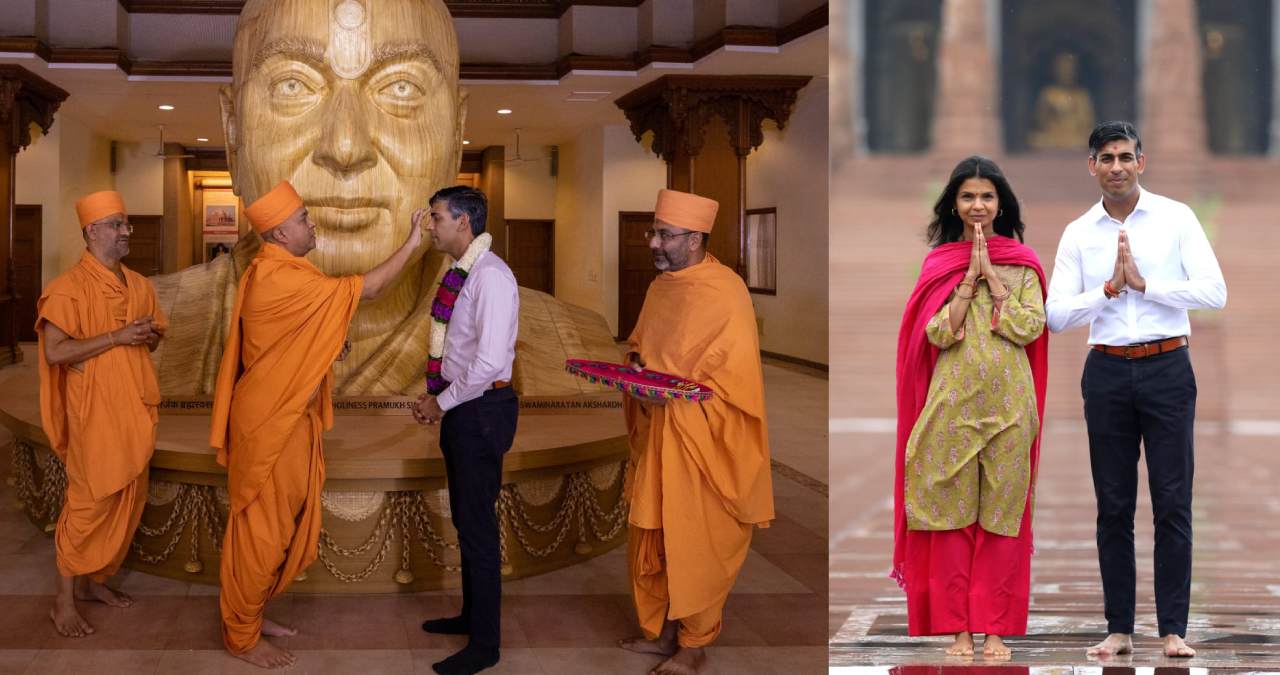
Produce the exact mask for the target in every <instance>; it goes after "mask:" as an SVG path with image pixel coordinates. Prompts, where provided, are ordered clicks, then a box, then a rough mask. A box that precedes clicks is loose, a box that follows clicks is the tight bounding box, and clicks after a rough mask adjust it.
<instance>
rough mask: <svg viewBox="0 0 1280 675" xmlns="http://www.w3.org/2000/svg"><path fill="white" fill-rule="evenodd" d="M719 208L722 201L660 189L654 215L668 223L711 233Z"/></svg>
mask: <svg viewBox="0 0 1280 675" xmlns="http://www.w3.org/2000/svg"><path fill="white" fill-rule="evenodd" d="M719 210H720V203H719V202H717V201H716V200H714V199H707V198H706V197H700V196H698V195H695V194H689V193H688V192H680V191H678V190H666V189H663V190H659V191H658V205H657V206H656V207H654V209H653V211H654V213H653V217H654V218H655V219H656V220H661V221H662V222H664V223H667V224H668V225H674V226H676V227H682V228H684V229H686V230H693V231H694V232H705V233H707V234H710V233H711V228H712V227H715V224H716V211H719Z"/></svg>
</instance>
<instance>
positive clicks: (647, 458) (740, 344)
mask: <svg viewBox="0 0 1280 675" xmlns="http://www.w3.org/2000/svg"><path fill="white" fill-rule="evenodd" d="M628 342H629V343H630V346H631V351H634V352H637V353H639V354H640V356H641V358H642V359H643V360H644V362H645V365H646V367H647V368H649V369H651V370H657V371H661V372H665V373H670V374H673V375H679V376H681V377H685V378H688V379H691V380H694V381H696V382H700V383H702V384H705V385H707V386H709V387H710V388H711V389H712V390H713V391H714V392H715V396H714V397H713V398H711V399H710V400H708V401H704V402H701V403H692V402H688V401H669V402H668V403H667V404H666V405H664V406H650V405H645V404H642V403H641V402H639V401H637V400H636V399H634V398H631V397H626V399H625V401H626V402H625V413H626V420H627V431H628V434H629V437H630V445H631V458H630V467H629V468H630V471H629V474H628V475H629V479H628V481H629V485H628V488H627V490H628V493H627V494H628V497H629V499H630V501H631V512H630V517H629V522H630V524H631V526H632V529H631V533H630V537H631V541H630V543H629V550H630V556H629V557H630V567H631V577H632V582H633V591H634V596H635V602H636V610H637V613H638V615H639V619H640V625H641V627H642V628H643V630H644V632H645V633H646V635H647V636H648V637H650V638H653V637H656V636H657V635H658V633H659V632H661V630H662V624H663V621H664V620H665V619H672V620H680V621H681V627H680V631H679V641H680V644H681V645H682V646H685V647H701V646H704V645H706V644H708V643H710V642H711V641H712V640H714V639H715V637H716V636H717V635H718V634H719V630H720V616H721V610H722V608H723V606H724V602H725V599H726V598H727V597H728V595H729V591H730V589H731V588H732V587H733V583H734V581H735V580H736V579H737V576H738V572H739V570H741V568H742V563H743V561H744V560H746V557H747V551H748V549H749V547H750V544H751V528H752V526H753V525H757V526H760V527H767V526H768V523H769V521H771V520H773V517H774V513H773V479H772V475H771V472H770V471H771V469H770V463H769V432H768V426H767V423H766V420H765V407H764V376H763V373H762V369H761V365H760V344H759V339H758V338H757V335H756V321H755V312H754V310H753V309H752V306H751V298H750V295H749V294H748V292H747V287H746V284H744V283H743V281H742V278H741V277H739V276H738V275H737V273H735V272H734V271H733V270H731V269H729V268H728V267H725V266H724V265H722V264H720V262H719V261H717V260H716V259H715V258H714V257H713V256H711V255H710V254H708V255H707V256H706V259H705V260H704V261H703V262H701V263H699V264H697V265H692V266H690V267H687V268H685V269H683V270H680V271H678V272H666V273H663V274H661V275H659V276H658V278H656V279H654V281H653V283H652V284H651V285H650V286H649V290H648V292H647V293H646V294H645V300H644V306H643V308H642V309H641V310H640V317H639V319H638V320H637V323H636V328H635V330H634V331H633V332H632V334H631V337H630V338H629V340H628Z"/></svg>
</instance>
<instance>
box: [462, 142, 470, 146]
mask: <svg viewBox="0 0 1280 675" xmlns="http://www.w3.org/2000/svg"><path fill="white" fill-rule="evenodd" d="M462 144H463V145H471V141H463V142H462Z"/></svg>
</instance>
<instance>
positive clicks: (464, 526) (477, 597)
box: [440, 387, 519, 649]
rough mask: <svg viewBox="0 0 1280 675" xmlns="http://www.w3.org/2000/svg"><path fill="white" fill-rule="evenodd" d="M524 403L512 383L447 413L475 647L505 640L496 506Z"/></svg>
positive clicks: (452, 497)
mask: <svg viewBox="0 0 1280 675" xmlns="http://www.w3.org/2000/svg"><path fill="white" fill-rule="evenodd" d="M518 414H519V402H518V400H517V399H516V393H515V390H513V389H512V388H511V387H505V388H503V389H491V390H489V391H487V392H485V394H484V396H481V397H480V398H478V399H474V400H471V401H467V402H466V403H463V404H461V405H459V406H457V407H455V408H453V409H452V410H450V411H449V412H447V413H445V415H444V419H443V420H442V421H441V423H440V451H441V452H442V453H443V454H444V468H445V475H446V477H447V478H448V481H449V510H450V512H451V514H452V520H453V527H454V529H456V530H457V531H458V545H459V548H460V549H461V550H462V617H463V619H464V620H465V621H467V625H468V627H469V628H470V635H471V640H470V643H469V644H471V645H474V646H477V647H482V648H485V649H497V648H498V645H499V643H500V642H501V620H500V616H501V608H502V569H501V564H502V561H501V553H500V552H499V546H498V516H497V513H496V511H495V505H496V504H497V501H498V492H499V491H500V490H501V489H502V456H503V455H505V454H506V453H507V451H508V450H510V449H511V442H512V440H514V439H515V436H516V417H517V415H518Z"/></svg>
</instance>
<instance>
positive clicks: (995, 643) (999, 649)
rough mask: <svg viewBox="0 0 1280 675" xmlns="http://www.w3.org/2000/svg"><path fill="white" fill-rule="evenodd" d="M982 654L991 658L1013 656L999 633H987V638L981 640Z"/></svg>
mask: <svg viewBox="0 0 1280 675" xmlns="http://www.w3.org/2000/svg"><path fill="white" fill-rule="evenodd" d="M982 655H983V656H986V657H989V658H993V659H1007V658H1009V657H1010V656H1013V652H1012V651H1010V650H1009V646H1008V645H1006V644H1005V643H1004V640H1001V639H1000V636H999V635H988V636H987V639H986V640H983V641H982Z"/></svg>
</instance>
